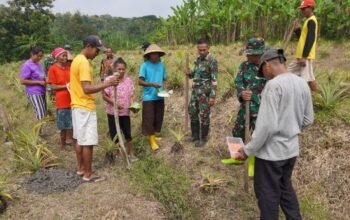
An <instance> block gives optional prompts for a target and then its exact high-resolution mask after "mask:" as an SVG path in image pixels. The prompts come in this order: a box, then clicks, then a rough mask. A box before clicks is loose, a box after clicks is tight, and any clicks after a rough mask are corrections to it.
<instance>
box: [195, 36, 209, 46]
mask: <svg viewBox="0 0 350 220" xmlns="http://www.w3.org/2000/svg"><path fill="white" fill-rule="evenodd" d="M197 44H206V45H208V46H209V45H210V41H209V38H208V37H202V38H200V39H199V40H198V41H197Z"/></svg>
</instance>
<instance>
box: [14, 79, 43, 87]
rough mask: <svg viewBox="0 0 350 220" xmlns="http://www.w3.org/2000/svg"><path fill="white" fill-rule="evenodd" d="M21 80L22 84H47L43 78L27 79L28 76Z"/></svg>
mask: <svg viewBox="0 0 350 220" xmlns="http://www.w3.org/2000/svg"><path fill="white" fill-rule="evenodd" d="M20 82H21V84H22V85H26V86H28V85H41V86H45V85H46V82H45V81H44V80H43V81H41V80H30V79H26V78H22V77H21V79H20Z"/></svg>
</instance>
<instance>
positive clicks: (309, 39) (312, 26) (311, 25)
mask: <svg viewBox="0 0 350 220" xmlns="http://www.w3.org/2000/svg"><path fill="white" fill-rule="evenodd" d="M307 29H308V32H307V35H306V40H305V46H304V50H303V57H304V58H306V57H308V56H309V53H310V51H311V48H312V46H313V45H314V43H315V40H316V23H315V22H314V21H313V20H310V21H309V22H308V23H307Z"/></svg>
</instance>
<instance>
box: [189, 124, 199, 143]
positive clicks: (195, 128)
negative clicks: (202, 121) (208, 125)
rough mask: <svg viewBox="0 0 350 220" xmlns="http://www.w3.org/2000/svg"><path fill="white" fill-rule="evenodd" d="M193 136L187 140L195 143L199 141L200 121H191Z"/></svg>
mask: <svg viewBox="0 0 350 220" xmlns="http://www.w3.org/2000/svg"><path fill="white" fill-rule="evenodd" d="M191 132H192V136H191V137H190V138H188V139H187V141H188V142H195V141H198V140H199V121H195V122H194V121H191Z"/></svg>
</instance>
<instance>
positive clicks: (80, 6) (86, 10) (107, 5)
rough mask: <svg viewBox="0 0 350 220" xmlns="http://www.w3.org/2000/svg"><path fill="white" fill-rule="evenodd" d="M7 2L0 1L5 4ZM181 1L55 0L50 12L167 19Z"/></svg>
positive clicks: (4, 0) (5, 0)
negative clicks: (147, 16)
mask: <svg viewBox="0 0 350 220" xmlns="http://www.w3.org/2000/svg"><path fill="white" fill-rule="evenodd" d="M6 2H7V0H0V4H5V3H6ZM181 4H182V0H94V1H93V0H55V1H54V7H53V9H52V11H53V12H54V13H57V12H60V13H64V12H76V11H80V12H81V13H82V14H89V15H102V14H110V15H112V16H118V17H140V16H144V15H156V16H161V17H167V16H168V15H170V14H172V10H171V9H170V7H171V6H176V5H181Z"/></svg>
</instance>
